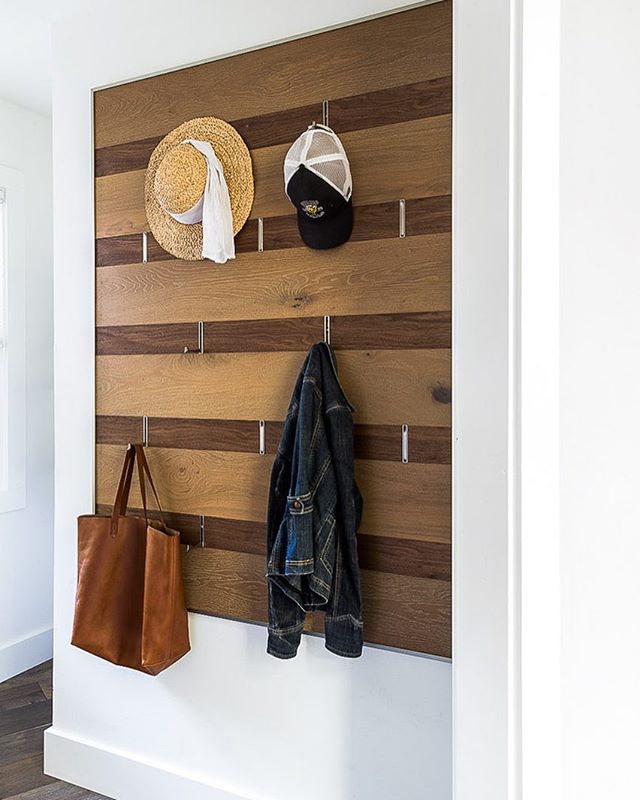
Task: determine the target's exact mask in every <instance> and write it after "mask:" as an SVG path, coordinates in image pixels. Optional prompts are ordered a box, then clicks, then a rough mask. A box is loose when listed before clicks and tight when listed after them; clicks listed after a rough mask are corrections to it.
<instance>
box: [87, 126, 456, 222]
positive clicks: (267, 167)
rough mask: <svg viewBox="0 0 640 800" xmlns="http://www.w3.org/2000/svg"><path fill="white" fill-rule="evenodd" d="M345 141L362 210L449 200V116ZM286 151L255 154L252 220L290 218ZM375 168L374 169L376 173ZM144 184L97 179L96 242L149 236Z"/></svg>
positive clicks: (124, 176) (123, 177) (127, 175)
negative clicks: (285, 179)
mask: <svg viewBox="0 0 640 800" xmlns="http://www.w3.org/2000/svg"><path fill="white" fill-rule="evenodd" d="M341 140H342V142H343V144H344V147H345V149H346V151H347V155H348V156H349V164H350V167H351V172H352V176H353V186H354V202H355V203H357V204H359V205H369V204H372V203H382V202H388V201H392V200H396V201H397V200H398V199H399V198H401V197H402V198H422V197H437V196H444V195H450V194H451V116H450V115H449V114H445V115H443V116H439V117H428V118H426V119H420V120H414V121H412V122H400V123H397V124H392V125H382V126H380V127H378V128H369V129H367V130H364V131H354V132H351V133H345V134H344V135H343V136H342V137H341ZM390 143H392V146H390ZM287 149H288V145H286V144H284V145H273V146H272V147H263V148H260V149H258V150H254V151H252V153H251V157H252V160H253V168H254V176H255V198H254V203H253V208H252V210H251V217H252V218H254V219H255V218H257V217H274V216H275V217H277V216H283V215H289V214H291V204H290V202H289V199H288V198H287V196H286V194H285V192H284V183H283V178H282V164H283V163H284V157H285V155H286V152H287ZM408 153H411V158H407V154H408ZM371 164H375V165H376V168H375V169H374V170H372V169H371ZM144 179H145V170H137V171H135V172H123V173H119V174H115V175H107V176H104V177H101V178H96V182H95V183H96V236H97V237H98V238H102V237H105V236H122V235H126V234H133V233H141V232H142V231H145V230H148V222H147V217H146V214H145V209H144Z"/></svg>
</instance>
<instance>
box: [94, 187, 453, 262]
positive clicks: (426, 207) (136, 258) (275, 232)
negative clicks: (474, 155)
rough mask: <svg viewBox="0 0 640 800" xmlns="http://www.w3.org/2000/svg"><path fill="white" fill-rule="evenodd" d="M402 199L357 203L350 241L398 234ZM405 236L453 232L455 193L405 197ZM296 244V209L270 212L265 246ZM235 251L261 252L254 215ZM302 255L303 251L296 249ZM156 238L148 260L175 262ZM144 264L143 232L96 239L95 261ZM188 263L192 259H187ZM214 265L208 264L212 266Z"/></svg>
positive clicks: (278, 247)
mask: <svg viewBox="0 0 640 800" xmlns="http://www.w3.org/2000/svg"><path fill="white" fill-rule="evenodd" d="M398 212H399V209H398V203H397V202H395V201H392V202H388V203H373V204H371V205H368V206H355V207H354V209H353V216H354V223H353V232H352V234H351V238H350V239H349V241H350V242H367V241H375V240H377V239H394V238H397V237H398V233H399V221H398ZM405 216H406V221H405V226H406V235H407V236H426V235H429V234H435V233H450V232H451V197H450V195H443V196H436V197H417V198H414V199H412V200H407V201H406V205H405ZM293 247H295V248H297V249H299V250H301V251H302V252H303V253H306V252H307V248H305V246H304V243H303V242H302V239H301V238H300V233H299V232H298V224H297V221H296V215H295V214H294V213H291V214H287V215H285V216H281V217H268V218H267V219H265V220H264V224H263V249H264V251H265V252H269V251H271V250H288V249H290V248H293ZM235 248H236V254H239V253H251V252H253V253H255V252H257V251H258V228H257V224H256V220H249V221H248V222H247V224H246V225H245V226H244V228H243V229H242V230H241V231H240V232H239V233H238V235H237V236H236V239H235ZM341 250H342V248H341ZM298 255H300V254H298ZM175 260H177V259H175V258H174V257H173V256H172V255H171V254H170V253H167V251H166V250H164V249H163V248H162V247H161V246H160V245H159V244H158V243H157V242H156V240H155V239H154V238H153V235H152V234H151V233H149V234H148V238H147V263H152V262H156V261H175ZM138 263H142V234H140V233H133V234H129V235H125V236H111V237H107V238H105V239H97V240H96V266H97V267H109V266H117V265H118V264H138ZM187 263H188V262H187ZM209 266H210V265H209Z"/></svg>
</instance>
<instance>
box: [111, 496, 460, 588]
mask: <svg viewBox="0 0 640 800" xmlns="http://www.w3.org/2000/svg"><path fill="white" fill-rule="evenodd" d="M96 513H98V514H110V513H111V506H110V505H107V504H101V505H99V506H97V508H96ZM129 513H130V514H133V515H137V516H142V515H143V513H144V512H143V510H142V509H141V508H131V509H130V510H129ZM149 515H150V517H153V518H154V519H157V520H159V519H160V515H159V514H158V513H157V512H156V511H155V510H151V511H150V512H149ZM164 516H165V523H166V524H167V525H169V527H171V528H174V529H175V530H177V531H179V532H180V540H181V542H182V544H185V545H189V546H190V547H201V546H202V547H212V548H214V549H217V550H229V551H232V552H238V553H252V554H253V555H259V556H262V557H263V558H266V553H267V544H266V543H267V529H266V524H265V523H264V522H253V521H251V520H244V519H225V518H221V517H204V536H203V537H202V538H201V535H200V517H199V516H196V515H195V514H171V513H168V512H167V513H165V515H164ZM358 561H359V564H360V567H361V569H368V570H375V571H379V572H390V573H393V574H395V575H413V576H414V577H416V578H432V579H434V580H443V581H448V580H451V546H450V544H449V543H448V542H428V541H420V540H419V539H400V538H398V537H391V536H374V535H372V534H363V533H360V534H359V535H358Z"/></svg>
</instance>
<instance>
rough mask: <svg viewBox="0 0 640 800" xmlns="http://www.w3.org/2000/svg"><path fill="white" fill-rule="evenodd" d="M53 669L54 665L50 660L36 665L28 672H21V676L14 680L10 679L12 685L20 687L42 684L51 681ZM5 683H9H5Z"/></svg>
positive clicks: (15, 677) (16, 676)
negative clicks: (27, 684) (28, 684)
mask: <svg viewBox="0 0 640 800" xmlns="http://www.w3.org/2000/svg"><path fill="white" fill-rule="evenodd" d="M52 668H53V663H52V661H51V659H48V660H47V661H43V662H42V663H41V664H36V666H35V667H31V669H28V670H27V671H26V672H21V673H20V675H14V677H13V678H10V681H11V684H12V685H13V686H18V685H22V684H25V683H40V681H43V680H44V681H46V680H50V679H51V671H52ZM5 683H7V682H6V681H5Z"/></svg>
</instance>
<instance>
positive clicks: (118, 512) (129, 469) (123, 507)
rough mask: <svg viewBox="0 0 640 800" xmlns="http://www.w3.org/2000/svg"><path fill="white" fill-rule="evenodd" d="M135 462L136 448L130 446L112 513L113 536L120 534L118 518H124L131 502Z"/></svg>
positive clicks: (125, 457)
mask: <svg viewBox="0 0 640 800" xmlns="http://www.w3.org/2000/svg"><path fill="white" fill-rule="evenodd" d="M135 460H136V451H135V448H134V447H132V446H129V447H128V448H127V452H126V453H125V456H124V463H123V465H122V472H121V473H120V482H119V483H118V491H117V492H116V499H115V502H114V504H113V509H112V511H111V536H115V535H116V534H117V533H118V518H119V517H124V516H125V514H126V513H127V504H128V502H129V492H130V491H131V478H132V477H133V465H134V462H135Z"/></svg>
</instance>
